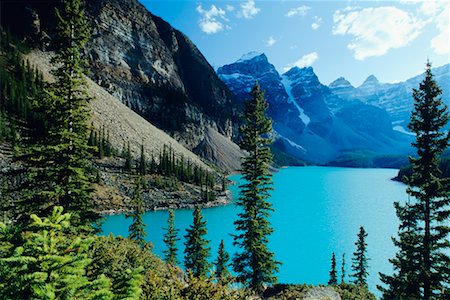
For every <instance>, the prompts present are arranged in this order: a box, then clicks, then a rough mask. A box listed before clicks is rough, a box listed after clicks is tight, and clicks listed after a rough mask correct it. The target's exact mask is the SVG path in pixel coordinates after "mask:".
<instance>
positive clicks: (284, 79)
mask: <svg viewBox="0 0 450 300" xmlns="http://www.w3.org/2000/svg"><path fill="white" fill-rule="evenodd" d="M281 83H282V84H283V85H284V89H285V90H286V93H287V94H288V96H289V102H290V103H292V104H294V105H295V107H296V108H297V109H298V112H299V113H300V119H301V120H302V122H303V123H305V126H308V124H309V123H310V122H311V118H310V117H308V115H307V114H305V111H304V109H303V108H301V107H300V105H298V103H297V102H295V101H294V96H293V95H292V80H290V79H289V77H287V76H286V75H282V76H281Z"/></svg>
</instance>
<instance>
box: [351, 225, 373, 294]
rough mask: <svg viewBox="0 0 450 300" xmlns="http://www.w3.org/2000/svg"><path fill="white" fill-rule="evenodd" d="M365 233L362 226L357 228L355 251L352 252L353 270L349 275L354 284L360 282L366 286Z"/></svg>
mask: <svg viewBox="0 0 450 300" xmlns="http://www.w3.org/2000/svg"><path fill="white" fill-rule="evenodd" d="M366 238H367V233H366V231H365V230H364V227H362V226H361V227H360V228H359V233H358V240H357V241H356V242H355V246H356V252H354V253H353V258H352V271H353V272H354V273H353V274H351V275H350V276H351V277H353V278H354V279H353V283H354V284H361V285H364V286H367V276H368V275H369V273H368V272H367V269H368V263H367V261H368V258H367V243H366Z"/></svg>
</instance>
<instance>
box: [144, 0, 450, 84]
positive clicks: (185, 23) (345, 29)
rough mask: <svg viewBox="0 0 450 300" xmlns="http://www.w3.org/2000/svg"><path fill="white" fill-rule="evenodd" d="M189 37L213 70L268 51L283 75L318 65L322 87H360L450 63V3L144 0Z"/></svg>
mask: <svg viewBox="0 0 450 300" xmlns="http://www.w3.org/2000/svg"><path fill="white" fill-rule="evenodd" d="M140 1H141V3H143V4H144V5H145V6H146V7H147V8H148V9H149V10H150V11H151V12H152V13H153V14H155V15H157V16H160V17H162V18H163V19H164V20H166V21H168V22H169V23H170V24H171V25H172V26H174V27H175V28H176V29H178V30H180V31H182V32H183V33H185V34H186V35H187V36H188V37H189V38H190V39H191V40H192V41H193V42H194V43H195V44H196V45H197V47H198V48H199V49H200V51H201V52H202V53H203V55H204V56H205V57H206V59H207V60H208V61H209V63H210V64H211V65H213V66H214V67H219V66H222V65H224V64H228V63H232V62H234V61H236V60H237V59H239V58H240V57H241V56H242V55H243V54H245V53H247V52H250V51H258V52H263V53H265V54H266V55H267V57H268V58H269V61H270V62H271V63H272V64H274V65H275V67H276V68H277V70H278V71H279V72H280V73H283V72H284V71H286V70H287V69H288V68H290V67H292V66H300V67H303V66H312V67H313V68H314V70H315V72H316V74H317V75H318V76H319V79H320V80H321V82H322V83H325V84H329V83H330V82H331V81H333V80H335V79H336V78H338V77H340V76H343V77H345V78H347V79H348V80H349V81H350V82H351V83H352V84H353V85H354V86H358V85H360V84H361V83H362V82H363V81H364V80H365V78H367V76H368V75H370V74H374V75H375V76H376V77H377V78H378V79H379V80H380V81H382V82H397V81H403V80H405V79H408V78H410V77H412V76H415V75H418V74H419V73H421V72H422V71H423V68H424V64H425V62H426V60H427V58H429V59H430V60H431V62H432V63H433V66H441V65H443V64H447V63H449V62H450V54H449V48H450V45H449V43H450V42H449V3H450V2H449V1H448V0H441V1H418V0H401V1H395V2H394V1H289V0H277V1H276V0H272V1H268V0H266V1H263V0H260V1H258V0H240V1H212V0H203V1H197V0H140Z"/></svg>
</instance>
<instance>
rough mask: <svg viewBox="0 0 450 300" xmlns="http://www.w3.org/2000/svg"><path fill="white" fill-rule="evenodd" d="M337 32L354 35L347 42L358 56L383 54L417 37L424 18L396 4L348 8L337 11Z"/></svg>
mask: <svg viewBox="0 0 450 300" xmlns="http://www.w3.org/2000/svg"><path fill="white" fill-rule="evenodd" d="M333 22H334V26H333V34H334V35H348V36H351V37H353V39H352V40H351V41H350V43H349V44H348V45H347V47H348V49H350V50H352V51H353V53H354V57H355V59H357V60H364V59H366V58H368V57H372V56H381V55H384V54H386V53H387V52H388V51H389V50H391V49H396V48H401V47H404V46H406V45H408V44H409V43H410V42H412V41H413V40H415V39H416V38H417V37H418V36H419V34H420V32H421V30H422V28H423V27H424V25H425V24H426V23H425V22H424V21H423V20H421V19H418V18H416V17H414V16H413V15H411V14H410V13H408V12H406V11H404V10H402V9H399V8H397V7H393V6H384V7H376V8H373V7H369V8H364V9H358V8H356V9H355V8H346V9H344V10H338V11H336V12H335V13H334V15H333Z"/></svg>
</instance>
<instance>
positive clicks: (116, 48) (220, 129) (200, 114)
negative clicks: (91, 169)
mask: <svg viewBox="0 0 450 300" xmlns="http://www.w3.org/2000/svg"><path fill="white" fill-rule="evenodd" d="M57 3H58V1H38V0H26V1H20V2H14V1H8V2H2V16H1V22H2V26H4V27H8V28H10V29H11V30H12V31H13V32H15V33H16V34H18V35H21V36H24V37H26V38H27V39H28V40H29V41H30V42H33V43H34V44H35V45H37V46H39V47H41V48H43V49H46V50H48V49H51V48H52V36H53V35H54V31H55V18H54V8H55V6H57ZM86 15H87V17H88V19H89V22H90V23H91V26H92V37H91V39H90V41H89V42H88V44H87V50H86V51H87V53H86V54H87V56H88V58H89V61H90V66H91V74H90V77H91V78H92V79H93V81H95V82H96V83H97V84H98V85H100V86H101V87H103V88H104V89H105V90H106V91H108V92H109V93H110V94H111V95H113V96H114V97H116V98H117V99H119V100H120V101H121V102H122V103H124V104H125V105H126V106H128V107H130V108H131V109H132V110H133V111H135V112H137V113H138V114H139V115H141V116H142V117H144V118H145V119H146V120H148V121H150V122H151V123H152V124H154V125H156V126H157V127H158V128H160V129H162V130H164V131H165V132H168V133H169V134H170V135H171V136H173V137H174V138H175V139H176V140H177V141H178V142H180V143H181V144H182V145H184V146H186V147H187V148H189V149H190V150H194V149H195V151H196V152H197V153H212V154H214V153H215V151H212V152H211V151H210V148H211V147H213V145H214V143H210V141H211V138H212V135H210V134H209V133H208V132H210V130H214V131H215V132H217V133H218V134H219V135H221V136H220V142H218V143H223V142H224V141H226V140H227V141H229V142H228V144H229V145H230V147H235V146H233V144H232V142H231V139H232V138H233V137H235V136H236V132H237V126H238V122H239V121H238V113H237V111H238V108H237V104H236V103H235V102H234V100H233V96H232V94H231V93H230V91H229V90H228V88H227V87H226V85H225V84H224V83H223V82H222V81H221V80H220V79H219V78H218V77H217V75H216V73H215V72H214V70H213V68H212V67H211V66H210V65H209V63H208V62H207V61H206V60H205V58H204V57H203V55H202V54H201V53H200V51H199V50H198V49H197V48H196V46H195V45H194V44H193V43H192V42H191V41H190V40H189V38H188V37H186V36H185V35H184V34H183V33H181V32H179V31H178V30H176V29H174V28H172V27H171V26H170V25H169V24H168V23H167V22H165V21H164V20H162V19H161V18H159V17H157V16H154V15H153V14H151V13H150V12H149V11H147V9H146V8H145V7H144V6H143V5H142V4H140V3H139V2H138V1H137V0H91V1H86ZM208 134H209V135H208ZM214 136H218V135H214ZM223 137H224V138H223ZM206 158H208V159H210V161H212V162H214V161H217V157H206ZM233 163H234V164H236V162H233ZM225 164H226V163H225Z"/></svg>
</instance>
